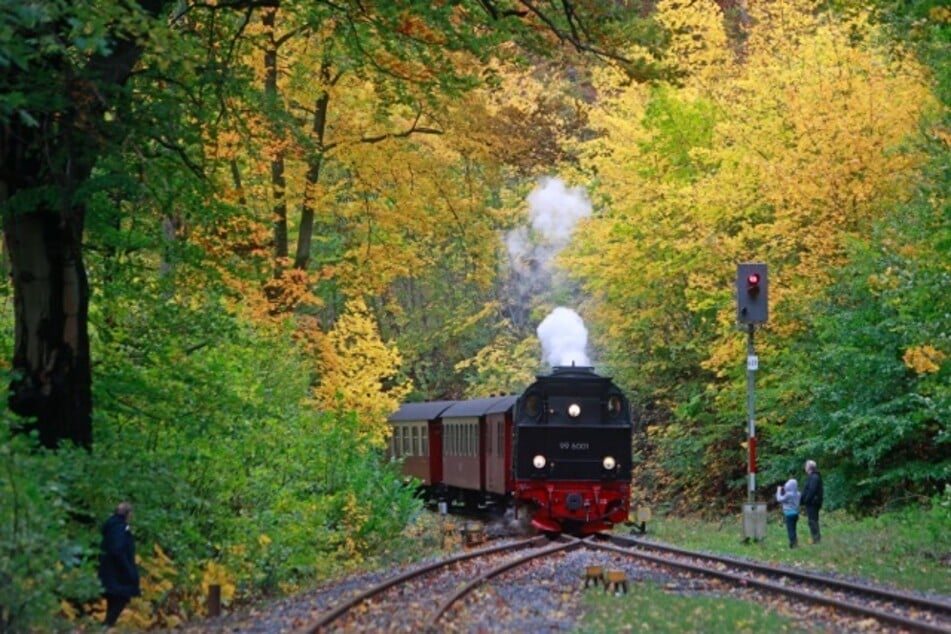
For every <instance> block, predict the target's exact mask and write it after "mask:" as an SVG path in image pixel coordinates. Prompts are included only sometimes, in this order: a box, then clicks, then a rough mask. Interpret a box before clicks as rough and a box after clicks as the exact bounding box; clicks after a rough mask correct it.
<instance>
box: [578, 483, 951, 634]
mask: <svg viewBox="0 0 951 634" xmlns="http://www.w3.org/2000/svg"><path fill="white" fill-rule="evenodd" d="M741 519H742V518H741V516H740V515H739V514H737V515H736V516H732V517H728V518H725V519H723V520H720V521H709V520H700V519H684V518H675V517H661V518H658V519H655V520H654V521H653V522H651V523H649V525H648V532H647V536H646V537H648V538H650V539H656V540H658V541H663V542H666V543H670V544H675V545H678V546H681V547H683V548H688V549H693V550H701V551H708V552H717V553H724V554H729V555H735V556H741V557H748V558H751V559H757V560H762V561H768V562H770V563H775V564H782V565H787V566H794V567H798V568H803V569H809V570H816V571H821V572H834V573H838V574H841V575H845V576H848V577H851V578H859V579H863V580H866V581H872V582H875V583H879V584H884V585H887V586H891V587H897V588H904V589H910V590H920V591H924V592H931V593H936V594H940V595H944V596H948V597H951V505H949V504H948V503H947V498H946V499H945V502H944V503H941V502H940V501H936V503H935V504H934V505H932V507H931V508H928V509H909V510H905V511H901V512H898V513H889V514H884V515H880V516H878V517H874V518H864V519H857V518H854V517H851V516H849V515H847V514H846V513H844V512H833V513H826V512H823V513H822V516H821V525H822V543H821V544H819V545H816V546H812V545H809V543H808V542H809V539H808V535H809V529H808V526H807V525H806V523H805V518H802V519H800V523H799V524H800V525H799V542H800V544H802V545H801V546H800V547H799V548H796V549H790V548H789V547H788V542H787V539H786V530H785V527H784V525H783V523H782V518H781V517H780V516H779V514H778V513H773V514H771V515H770V521H769V524H768V526H767V529H766V537H765V538H764V539H763V540H761V541H758V542H752V543H744V541H743V539H742V521H741ZM618 599H619V597H615V596H614V595H611V594H605V593H604V592H596V591H590V590H589V591H587V592H586V594H585V599H584V605H585V615H584V617H583V619H582V620H581V622H580V623H579V625H578V627H577V628H575V631H578V632H583V633H586V634H587V633H592V634H594V633H600V632H802V631H806V629H807V628H805V627H804V626H802V625H801V624H797V623H796V622H795V620H792V619H789V618H787V617H784V616H782V615H780V614H778V613H776V612H774V611H773V610H772V609H770V608H769V607H768V606H765V605H762V604H758V603H757V604H753V603H748V602H744V601H739V600H737V599H733V598H729V597H711V596H684V595H681V594H676V593H671V592H668V591H666V590H665V589H664V588H662V587H659V586H657V585H654V584H649V583H644V584H638V585H637V586H636V589H635V588H632V589H631V593H630V594H626V595H622V597H620V600H618Z"/></svg>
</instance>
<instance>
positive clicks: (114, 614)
mask: <svg viewBox="0 0 951 634" xmlns="http://www.w3.org/2000/svg"><path fill="white" fill-rule="evenodd" d="M128 604H129V597H126V596H122V595H120V594H107V595H106V620H105V621H103V623H104V624H105V625H108V626H109V627H112V626H113V625H115V624H116V620H118V618H119V615H120V614H122V610H123V609H125V606H126V605H128Z"/></svg>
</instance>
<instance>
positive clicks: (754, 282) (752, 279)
mask: <svg viewBox="0 0 951 634" xmlns="http://www.w3.org/2000/svg"><path fill="white" fill-rule="evenodd" d="M746 292H747V294H749V295H751V296H753V297H755V296H757V295H759V273H750V274H749V275H748V276H747V278H746Z"/></svg>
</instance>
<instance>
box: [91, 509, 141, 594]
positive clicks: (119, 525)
mask: <svg viewBox="0 0 951 634" xmlns="http://www.w3.org/2000/svg"><path fill="white" fill-rule="evenodd" d="M99 581H101V582H102V587H103V589H104V591H105V593H106V594H115V595H119V596H123V597H137V596H139V594H141V590H140V588H139V569H138V568H136V567H135V538H134V537H133V536H132V529H131V528H129V524H128V523H127V522H126V521H125V518H124V517H123V516H121V515H118V514H115V515H113V516H112V517H110V518H109V519H107V520H106V521H105V522H104V523H103V525H102V552H101V554H100V555H99Z"/></svg>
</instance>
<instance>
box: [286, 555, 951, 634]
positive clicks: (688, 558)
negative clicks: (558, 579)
mask: <svg viewBox="0 0 951 634" xmlns="http://www.w3.org/2000/svg"><path fill="white" fill-rule="evenodd" d="M568 553H571V554H570V555H569V554H568ZM599 553H600V555H599ZM605 553H607V555H605ZM605 556H609V557H610V558H611V562H612V563H611V568H613V569H614V570H613V571H612V572H611V574H613V575H618V577H617V578H615V579H613V581H618V580H620V579H624V585H625V590H627V591H629V592H632V593H633V592H637V587H636V582H637V581H638V580H651V579H657V578H658V575H659V573H658V572H657V571H658V570H666V571H668V572H667V573H663V574H670V572H669V571H676V573H677V574H678V575H684V574H686V575H689V576H690V577H692V578H695V579H697V580H698V583H699V584H701V585H702V584H705V583H710V582H712V581H711V580H716V582H717V583H718V587H719V588H732V589H739V590H741V591H742V592H743V593H748V594H749V600H757V599H756V598H755V596H753V595H754V594H755V593H760V594H769V595H771V596H782V597H787V598H788V599H789V600H790V601H794V602H797V603H798V604H800V605H803V606H808V609H807V610H804V611H810V610H811V611H814V608H815V607H816V606H821V607H822V608H823V613H824V614H826V615H827V617H828V618H829V619H831V620H832V621H833V622H834V623H835V625H834V626H833V629H838V628H841V629H842V630H845V631H852V630H853V629H854V630H863V631H873V632H874V631H887V632H892V631H894V632H928V633H931V632H944V633H951V601H948V600H946V599H941V598H928V597H925V596H921V595H914V594H910V593H905V592H900V591H895V590H890V589H887V588H883V587H880V586H870V585H866V584H861V583H857V582H853V581H845V580H841V579H836V578H832V577H826V576H822V575H817V574H812V573H807V572H803V571H799V570H796V569H791V568H784V567H776V566H771V565H767V564H762V563H758V562H752V561H746V560H741V559H737V558H732V557H724V556H717V555H710V554H706V553H699V552H693V551H688V550H684V549H680V548H676V547H672V546H666V545H662V544H656V543H653V542H647V541H643V540H639V539H636V538H629V537H620V536H608V537H605V538H597V539H594V538H588V539H584V540H579V539H575V538H568V537H563V538H560V539H559V540H556V541H549V540H548V539H547V538H545V537H535V538H530V539H523V540H518V541H515V542H511V543H506V544H503V545H501V546H494V547H489V548H482V549H479V550H473V551H470V552H467V553H464V554H461V555H457V556H454V557H450V558H447V559H444V560H440V561H437V562H434V563H431V564H428V565H425V566H423V567H420V568H417V569H414V570H412V571H409V572H406V573H404V574H401V575H398V576H394V577H392V578H390V579H387V580H385V581H383V582H381V583H378V584H376V585H374V586H373V587H370V588H368V589H365V590H363V591H360V592H358V593H356V594H354V595H352V596H350V597H349V598H346V599H343V600H341V601H340V602H339V604H338V605H336V606H335V607H334V608H333V609H332V610H329V611H327V612H325V613H323V614H322V615H319V617H318V618H317V619H316V620H314V621H313V622H311V623H309V624H308V625H306V626H305V627H303V628H300V629H298V634H304V633H305V632H306V633H307V634H313V633H318V632H320V633H323V632H348V633H349V632H380V631H391V632H425V631H440V632H442V631H469V630H473V631H519V628H518V625H517V624H513V623H506V622H502V621H501V620H500V619H502V618H503V617H501V616H499V615H501V614H503V613H506V612H513V610H512V607H513V606H512V605H510V604H512V603H516V604H517V603H519V602H526V603H532V602H538V597H539V595H538V594H537V592H554V593H561V594H564V593H565V592H566V591H568V592H571V593H573V594H577V593H580V592H582V591H583V588H584V587H586V586H587V581H586V580H585V579H584V574H583V571H584V570H585V564H586V563H597V562H598V561H599V560H600V561H604V558H605ZM539 562H544V563H543V564H542V563H539ZM621 562H623V563H621ZM543 565H544V566H548V567H549V568H547V569H546V570H548V572H542V573H540V574H535V575H534V576H533V575H532V574H531V573H530V572H528V570H529V569H531V567H532V566H537V567H541V566H543ZM558 568H561V569H563V570H562V574H561V576H562V579H563V581H562V583H561V585H557V584H548V585H550V587H548V588H545V587H538V588H534V590H536V591H537V592H536V594H534V595H531V594H529V593H528V592H529V591H520V592H518V593H513V592H511V588H512V587H514V585H520V586H522V587H523V588H524V586H526V585H537V586H545V585H546V581H545V580H547V579H550V578H551V577H552V576H553V575H552V573H551V572H550V570H552V569H558ZM565 568H567V570H564V569H565ZM589 568H590V567H589ZM624 569H626V572H625V570H624ZM607 575H608V572H607V571H606V572H605V579H604V580H603V581H607ZM506 579H507V581H506ZM564 579H568V580H569V581H567V582H564ZM628 579H630V580H632V581H633V582H634V583H631V584H628V583H627V581H628ZM603 581H602V584H603ZM566 583H567V585H566ZM493 584H497V585H493ZM506 584H508V585H506ZM523 592H525V593H523ZM618 594H621V593H620V592H619V593H618ZM530 597H533V598H530ZM619 600H621V601H623V600H624V599H623V598H620V599H619ZM502 604H504V607H505V608H506V609H500V608H501V607H503V605H502ZM515 608H516V609H515V610H514V611H515V612H518V611H520V610H521V611H524V610H526V609H528V607H519V606H515ZM487 614H488V615H494V616H493V617H491V618H493V619H495V620H490V621H489V626H488V629H487V628H486V625H485V623H486V621H485V619H486V618H487V617H486V615H487ZM479 619H482V621H481V622H480V624H479V625H474V623H476V621H477V620H479ZM568 620H570V619H568ZM859 624H861V625H859ZM473 628H474V629H473Z"/></svg>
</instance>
